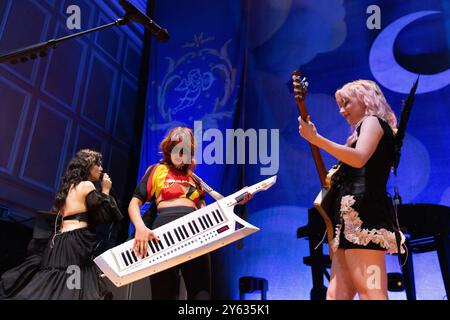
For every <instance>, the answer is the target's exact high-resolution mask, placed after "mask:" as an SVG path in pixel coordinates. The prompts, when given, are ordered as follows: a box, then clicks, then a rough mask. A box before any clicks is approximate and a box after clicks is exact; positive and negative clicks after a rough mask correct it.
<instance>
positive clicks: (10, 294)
mask: <svg viewBox="0 0 450 320" xmlns="http://www.w3.org/2000/svg"><path fill="white" fill-rule="evenodd" d="M86 206H87V209H88V211H87V212H86V213H83V214H78V215H77V216H78V219H77V220H87V222H88V224H89V227H85V228H80V229H75V230H72V231H67V232H63V233H57V234H56V235H53V236H52V237H51V238H50V241H49V242H48V244H47V247H46V249H45V251H44V253H43V254H42V255H32V256H29V257H28V258H27V259H26V260H25V262H24V263H22V264H21V265H19V266H17V267H15V268H13V269H11V270H8V271H6V272H5V273H4V274H3V275H2V277H1V280H0V299H14V300H99V299H111V298H112V294H111V292H108V290H107V287H106V284H105V283H104V280H103V279H102V278H101V277H100V271H99V269H98V268H97V266H96V265H95V264H94V262H93V258H94V257H93V255H94V252H95V249H96V247H97V246H98V240H97V238H96V236H95V234H94V233H93V232H92V230H91V229H92V228H91V227H93V226H96V225H98V224H100V223H109V222H114V221H119V220H120V219H122V214H121V212H120V211H119V209H118V207H117V204H116V202H115V200H114V199H113V198H112V197H110V196H107V195H105V194H103V193H100V192H98V191H96V190H93V191H91V192H90V193H89V194H88V195H87V197H86ZM80 217H82V218H81V219H80ZM71 218H74V217H73V216H71ZM75 218H77V217H75Z"/></svg>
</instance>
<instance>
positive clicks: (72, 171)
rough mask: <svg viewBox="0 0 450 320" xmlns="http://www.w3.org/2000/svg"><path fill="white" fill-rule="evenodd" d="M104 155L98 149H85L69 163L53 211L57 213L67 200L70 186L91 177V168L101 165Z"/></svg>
mask: <svg viewBox="0 0 450 320" xmlns="http://www.w3.org/2000/svg"><path fill="white" fill-rule="evenodd" d="M101 161H102V155H101V153H99V152H97V151H93V150H90V149H83V150H80V151H78V152H77V154H76V155H75V157H74V158H73V159H72V160H70V162H69V164H68V165H67V169H66V172H65V173H64V175H63V176H62V178H61V185H60V187H59V190H58V192H57V193H56V195H55V200H54V201H53V207H52V211H53V212H55V213H57V212H58V211H59V210H60V209H61V208H62V207H63V206H64V203H65V202H66V198H67V194H68V193H69V190H70V187H71V186H72V185H73V186H74V187H75V186H77V185H78V184H79V183H80V182H81V181H85V180H87V179H88V177H89V170H90V169H91V167H92V166H93V165H101Z"/></svg>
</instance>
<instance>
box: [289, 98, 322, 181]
mask: <svg viewBox="0 0 450 320" xmlns="http://www.w3.org/2000/svg"><path fill="white" fill-rule="evenodd" d="M295 101H296V102H297V107H298V111H299V113H300V116H301V117H302V119H303V121H307V120H306V119H307V118H308V110H307V109H306V106H305V102H304V100H302V99H300V98H298V97H297V98H295ZM309 146H310V147H311V152H312V155H313V159H314V164H315V165H316V169H317V173H318V174H319V179H320V183H321V184H322V187H326V186H327V183H326V178H327V173H328V171H327V169H326V168H325V164H324V162H323V159H322V155H321V154H320V149H319V148H318V147H317V146H315V145H313V144H311V143H310V144H309Z"/></svg>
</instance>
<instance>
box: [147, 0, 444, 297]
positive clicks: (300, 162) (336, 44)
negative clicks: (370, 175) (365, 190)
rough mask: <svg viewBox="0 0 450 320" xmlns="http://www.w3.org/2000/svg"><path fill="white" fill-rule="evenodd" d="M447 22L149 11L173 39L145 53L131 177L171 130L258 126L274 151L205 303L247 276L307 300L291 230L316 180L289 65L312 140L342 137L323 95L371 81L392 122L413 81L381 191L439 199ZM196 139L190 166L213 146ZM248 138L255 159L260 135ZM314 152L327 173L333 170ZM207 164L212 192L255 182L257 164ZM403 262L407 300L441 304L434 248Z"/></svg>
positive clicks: (300, 10)
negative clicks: (249, 228) (138, 142)
mask: <svg viewBox="0 0 450 320" xmlns="http://www.w3.org/2000/svg"><path fill="white" fill-rule="evenodd" d="M370 5H377V6H378V7H379V8H380V18H381V26H380V27H381V28H380V29H370V28H369V27H368V24H367V20H368V19H369V20H370V16H371V14H372V12H370V13H367V8H368V7H369V6H370ZM449 15H450V3H449V2H448V1H443V0H431V1H427V2H426V3H425V2H422V1H408V2H405V1H372V0H371V1H365V0H361V1H360V0H358V1H340V0H326V1H325V0H320V1H317V0H314V1H313V0H280V1H271V0H260V1H220V2H218V1H217V2H212V1H201V0H190V1H184V2H179V1H174V0H165V1H158V2H157V3H156V10H155V14H154V17H155V20H157V21H158V22H159V23H160V24H162V25H164V27H166V28H167V29H168V30H169V32H170V34H171V39H170V41H169V42H167V43H164V44H159V43H156V42H155V43H154V45H153V47H152V48H153V49H152V53H151V65H150V73H151V75H150V85H149V88H148V89H149V90H148V108H147V116H146V125H145V132H144V136H143V145H142V157H141V163H140V176H142V175H143V173H144V171H145V169H146V167H147V166H148V165H149V164H151V163H154V162H156V161H158V160H159V158H160V155H159V154H158V153H157V152H158V151H159V142H160V141H161V139H162V137H163V136H164V134H165V133H166V132H167V130H168V129H170V128H171V127H173V126H175V125H186V126H190V127H193V125H194V121H202V125H203V128H202V129H203V131H204V130H206V129H208V128H218V129H219V130H220V131H221V132H223V136H224V137H225V136H226V135H225V130H226V129H236V128H242V129H244V130H251V129H254V130H256V131H257V132H258V133H260V132H262V131H261V129H267V130H268V131H267V132H268V136H269V137H272V136H271V135H272V134H273V137H275V138H277V139H278V142H279V143H278V144H277V146H278V149H277V148H276V145H274V144H273V143H269V151H268V154H270V153H271V152H273V154H272V156H273V155H274V154H275V153H276V154H279V167H278V168H279V169H278V172H277V174H278V182H277V184H276V185H275V186H274V187H273V188H272V189H270V190H269V191H266V192H265V193H262V194H258V195H256V196H255V199H254V200H252V201H251V202H250V203H249V205H248V209H249V211H248V212H249V213H248V220H249V221H250V222H251V223H252V224H254V225H256V226H258V227H260V228H261V231H260V232H258V233H257V234H255V235H252V236H250V237H248V238H245V239H244V240H243V242H241V243H239V244H232V245H229V246H227V247H225V248H222V249H220V250H218V251H217V252H215V253H214V255H213V258H214V260H213V262H214V265H213V267H214V274H215V281H214V288H215V295H216V297H218V298H231V299H237V298H238V278H239V277H240V276H244V275H252V276H262V277H265V278H267V279H268V280H269V288H270V290H269V292H268V298H269V299H309V290H310V289H311V285H312V282H311V276H310V269H309V267H307V266H305V265H303V264H302V258H303V256H307V255H309V252H308V246H307V242H306V240H297V239H296V230H297V228H298V227H300V226H302V225H305V224H306V222H307V209H308V208H309V207H311V204H312V201H313V199H314V197H315V195H316V193H317V191H318V189H319V180H318V178H317V175H316V172H315V169H314V164H313V161H312V157H311V155H310V150H309V147H308V145H307V144H306V143H305V141H304V140H303V139H301V138H300V137H299V135H298V123H297V117H298V114H297V109H296V106H295V103H294V99H293V95H292V92H291V91H292V90H291V85H290V82H291V72H292V70H294V69H301V70H302V72H303V74H304V75H305V76H307V77H308V79H309V83H310V86H309V93H308V96H307V100H306V101H307V105H308V108H309V111H310V113H311V116H312V119H313V121H314V122H315V124H316V127H317V128H318V130H319V132H320V133H321V134H323V135H325V136H326V137H328V138H331V139H333V140H335V141H338V142H342V143H343V142H345V139H346V137H347V136H348V135H349V133H350V132H349V128H348V126H347V124H346V122H345V121H344V119H342V118H341V117H340V115H339V113H338V109H337V105H336V103H335V101H334V92H335V90H336V89H337V88H339V87H341V86H342V85H343V84H344V83H346V82H348V81H352V80H356V79H372V80H375V81H377V82H378V83H379V84H380V86H381V88H382V90H383V91H384V93H385V95H386V98H387V100H388V101H389V103H390V104H391V106H392V108H393V109H394V111H395V112H396V114H397V115H399V114H400V108H401V105H402V101H403V100H404V99H405V97H406V95H407V92H408V91H409V89H410V88H411V86H412V84H413V82H414V80H415V78H416V77H417V74H422V77H421V80H420V84H419V88H418V91H417V94H416V99H415V104H414V109H413V112H412V115H411V118H410V121H409V124H408V129H407V134H406V137H405V141H404V147H403V155H402V159H401V162H400V166H399V171H398V176H397V177H392V178H391V180H390V182H389V186H388V187H389V191H391V192H392V190H393V187H394V186H398V188H399V192H400V194H401V196H402V198H403V201H404V202H405V203H437V204H444V205H450V187H449V182H448V181H449V179H448V178H449V170H450V169H449V166H448V165H447V163H448V161H449V154H450V152H449V151H450V146H449V144H448V142H447V141H446V135H447V134H448V133H449V129H448V123H449V120H450V119H449V114H448V112H446V110H447V109H448V104H447V102H448V101H450V87H449V86H448V84H449V82H450V75H449V73H450V70H449V67H450V66H449V64H450V60H449V41H450V17H449ZM203 131H202V132H203ZM202 132H200V133H198V132H197V137H200V138H202V139H201V140H203V141H202V143H201V144H202V148H200V149H201V150H199V151H200V154H198V155H199V156H200V157H201V158H203V156H204V153H206V151H207V150H206V148H207V146H208V145H209V144H210V143H212V142H213V141H214V139H213V138H208V137H205V136H203V135H202ZM259 138H260V140H258V143H257V146H256V148H257V149H258V151H260V150H261V147H262V142H263V140H264V139H263V138H264V137H262V138H261V136H259ZM268 139H269V138H268ZM269 140H270V139H269ZM198 142H199V141H197V143H198ZM223 143H224V146H225V145H226V142H223ZM228 147H229V145H228ZM253 147H254V146H253ZM225 150H226V152H229V149H227V148H225ZM246 150H247V152H248V151H249V150H250V147H249V145H246ZM216 156H217V154H216ZM323 156H324V159H325V162H326V165H327V166H328V167H330V166H331V165H332V164H333V163H334V162H335V159H333V158H332V157H330V156H328V155H327V154H325V153H323ZM224 157H225V156H224ZM216 159H219V160H218V161H215V163H205V162H204V161H201V160H203V159H200V161H199V158H197V161H198V162H199V165H198V169H197V172H198V173H199V174H200V175H201V176H202V177H203V178H204V179H205V180H206V181H207V182H208V183H209V184H210V185H212V186H213V187H214V188H216V189H217V190H218V191H220V192H222V193H224V194H229V193H231V192H232V191H233V190H235V189H236V188H239V187H241V186H242V185H243V184H245V185H250V184H253V183H255V182H257V181H260V180H262V179H264V178H267V176H264V175H262V172H261V168H263V167H267V163H266V164H265V163H264V162H263V161H262V160H261V159H262V158H258V161H256V163H253V164H249V159H247V164H246V165H238V164H232V163H231V164H223V163H221V162H220V155H219V156H217V157H216ZM272 160H273V161H275V158H274V157H272ZM211 201H212V200H211V199H210V198H209V202H211ZM395 259H396V257H389V258H388V272H394V271H399V266H398V264H397V263H396V260H395ZM414 267H415V271H416V281H417V295H418V298H419V299H442V298H443V297H444V296H445V292H444V289H443V282H442V279H441V276H440V269H439V265H438V263H437V257H436V255H435V253H433V252H432V253H424V254H416V255H415V256H414ZM390 297H391V298H392V299H404V298H405V295H404V293H395V294H394V293H390Z"/></svg>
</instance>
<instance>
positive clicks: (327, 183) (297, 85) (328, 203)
mask: <svg viewBox="0 0 450 320" xmlns="http://www.w3.org/2000/svg"><path fill="white" fill-rule="evenodd" d="M292 83H293V86H294V97H295V102H296V103H297V107H298V111H299V112H300V116H301V117H302V119H303V121H305V122H306V121H307V120H306V119H307V118H308V111H307V109H306V105H305V98H306V94H307V92H308V82H306V78H303V79H301V77H300V71H298V70H295V71H293V72H292ZM309 146H310V147H311V152H312V155H313V159H314V163H315V165H316V169H317V173H318V174H319V178H320V183H321V185H322V189H321V190H320V192H319V194H318V195H317V197H316V199H315V200H314V207H315V208H316V209H317V211H318V212H319V213H320V215H321V216H322V218H323V220H324V222H325V226H326V230H327V239H328V245H329V247H330V246H331V243H332V240H333V223H332V220H331V218H332V216H331V215H332V214H333V213H332V211H331V210H332V206H333V204H334V203H333V202H334V200H335V194H334V192H333V190H332V188H331V186H332V178H333V175H334V174H336V172H337V171H338V170H339V164H337V165H335V166H333V167H332V168H331V169H330V170H329V171H327V170H326V168H325V165H324V162H323V159H322V155H321V154H320V150H319V148H318V147H317V146H315V145H313V144H311V143H310V144H309ZM329 254H330V259H332V258H333V250H329Z"/></svg>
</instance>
